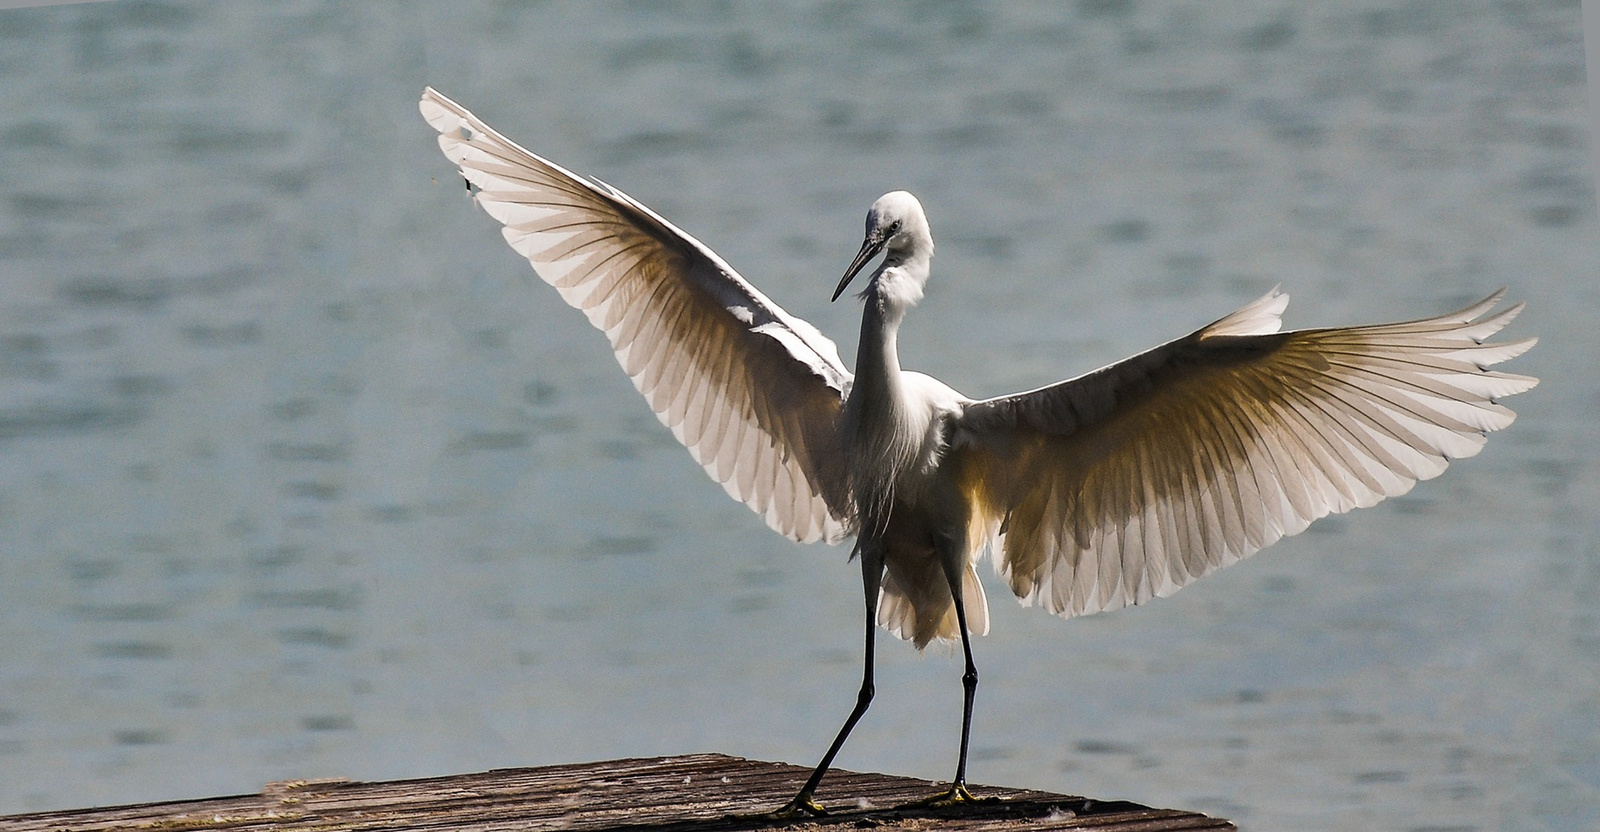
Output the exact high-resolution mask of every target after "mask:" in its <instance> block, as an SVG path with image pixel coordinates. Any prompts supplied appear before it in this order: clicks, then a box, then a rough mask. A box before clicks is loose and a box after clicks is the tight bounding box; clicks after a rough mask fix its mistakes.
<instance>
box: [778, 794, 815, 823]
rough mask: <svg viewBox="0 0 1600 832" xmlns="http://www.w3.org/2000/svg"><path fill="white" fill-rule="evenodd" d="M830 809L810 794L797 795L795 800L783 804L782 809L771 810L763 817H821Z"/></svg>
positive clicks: (787, 818)
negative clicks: (825, 807)
mask: <svg viewBox="0 0 1600 832" xmlns="http://www.w3.org/2000/svg"><path fill="white" fill-rule="evenodd" d="M827 814H828V810H827V809H824V808H822V804H821V803H818V802H816V801H815V800H812V799H811V796H810V795H796V796H795V799H794V800H791V801H789V802H788V803H785V804H784V805H783V808H782V809H779V810H777V811H775V812H770V813H768V814H766V815H763V816H762V817H764V818H767V819H770V820H794V819H795V818H820V817H826V816H827Z"/></svg>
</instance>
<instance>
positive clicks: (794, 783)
mask: <svg viewBox="0 0 1600 832" xmlns="http://www.w3.org/2000/svg"><path fill="white" fill-rule="evenodd" d="M809 773H810V770H809V769H806V768H801V767H799V766H791V765H785V764H782V763H766V762H759V761H753V760H745V759H740V758H738V757H728V756H724V755H721V754H691V755H686V756H681V757H660V758H654V759H635V760H611V761H606V762H598V763H582V764H578V765H562V766H548V767H542V768H519V769H502V770H497V771H489V772H484V773H481V774H462V775H455V776H451V777H436V778H428V779H423V780H397V781H392V782H386V783H359V782H351V781H346V780H313V781H286V782H281V783H271V784H268V785H267V786H266V788H264V789H262V791H261V793H260V794H254V795H240V796H236V797H220V798H212V799H207V800H189V801H180V802H173V803H147V804H141V805H137V806H117V807H110V808H99V809H77V810H71V811H62V812H45V813H38V814H28V815H12V816H9V817H0V832H24V830H26V832H66V831H67V830H73V831H74V832H78V831H80V830H81V832H90V830H96V831H97V832H98V831H104V830H150V832H158V831H160V832H176V831H178V830H208V829H227V830H261V831H262V832H265V831H266V830H271V831H272V832H289V830H378V829H384V830H411V829H428V830H435V832H489V830H495V831H496V832H510V830H542V829H562V830H631V832H656V831H657V830H659V832H669V831H670V830H716V831H718V832H721V831H722V830H728V831H730V832H731V831H732V830H754V829H776V828H797V827H803V828H808V829H819V828H838V829H857V828H878V829H929V828H940V829H959V830H974V831H975V832H976V831H978V830H983V831H985V832H992V831H996V830H1013V829H1029V830H1059V829H1094V830H1101V832H1158V830H1201V829H1204V830H1224V829H1233V828H1234V826H1233V825H1232V824H1231V823H1229V822H1227V821H1225V820H1220V819H1217V818H1211V817H1207V816H1205V815H1202V814H1198V813H1195V812H1184V811H1178V810H1174V809H1152V808H1149V807H1146V806H1140V805H1138V804H1134V803H1128V802H1123V801H1096V800H1089V799H1086V798H1082V797H1070V796H1067V795H1059V794H1050V793H1048V792H1038V791H1025V790H1020V789H1001V788H990V787H986V786H980V787H975V788H974V789H973V792H974V793H975V794H977V795H978V796H979V797H980V798H984V799H983V800H981V801H980V802H978V803H976V804H968V805H965V806H959V807H940V808H895V807H898V806H902V804H905V803H908V802H910V801H914V800H919V799H922V798H925V797H927V796H929V795H931V794H933V793H934V792H935V791H936V784H934V783H931V782H928V781H925V780H916V779H913V778H908V777H890V776H887V775H883V774H857V773H854V772H848V771H840V770H835V771H833V772H831V773H830V774H829V775H828V778H827V780H825V781H823V784H822V787H821V788H820V789H818V790H817V797H818V799H819V800H821V802H822V803H823V804H824V805H826V806H828V807H829V808H830V810H831V811H832V812H833V814H831V815H830V816H828V817H824V818H806V819H800V820H793V821H775V820H770V819H766V818H762V817H761V816H760V814H761V813H763V812H769V811H771V810H773V809H775V808H777V807H778V806H780V805H782V804H783V803H784V801H786V800H787V799H788V798H789V797H790V796H791V795H793V794H794V791H795V790H796V789H798V788H799V787H800V784H801V783H802V782H803V781H804V780H805V778H806V775H808V774H809Z"/></svg>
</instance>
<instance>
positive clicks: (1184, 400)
mask: <svg viewBox="0 0 1600 832" xmlns="http://www.w3.org/2000/svg"><path fill="white" fill-rule="evenodd" d="M1502 296H1503V290H1502V292H1497V293H1495V294H1493V295H1490V296H1489V297H1488V298H1486V299H1485V300H1483V301H1481V302H1479V303H1476V304H1473V305H1471V306H1469V307H1467V308H1466V309H1463V310H1460V311H1458V312H1453V313H1450V314H1448V315H1441V316H1438V317H1434V318H1427V319H1423V320H1418V321H1403V322H1399V323H1392V324H1379V325H1375V326H1361V327H1344V328H1338V329H1313V330H1298V331H1292V332H1279V331H1278V328H1279V317H1278V316H1279V315H1280V314H1281V313H1282V311H1283V309H1284V306H1285V304H1286V302H1287V296H1286V295H1283V294H1282V293H1280V292H1278V291H1277V290H1273V291H1272V292H1271V293H1268V294H1267V295H1266V296H1264V297H1263V298H1261V299H1259V300H1257V301H1255V302H1254V303H1251V304H1249V305H1248V306H1246V307H1244V308H1243V309H1240V310H1239V311H1238V312H1235V313H1233V314H1232V315H1229V316H1227V317H1225V318H1223V319H1221V320H1219V321H1217V322H1216V323H1214V324H1212V325H1210V326H1208V327H1206V328H1203V329H1201V330H1199V331H1198V332H1195V333H1193V334H1192V335H1189V336H1188V337H1186V338H1182V339H1179V340H1177V341H1173V342H1171V343H1169V344H1166V345H1164V346H1161V347H1158V348H1156V349H1154V350H1151V351H1149V352H1146V353H1143V354H1141V355H1137V356H1134V357H1133V358H1130V359H1128V360H1126V361H1123V362H1119V363H1117V364H1113V365H1110V366H1108V367H1105V368H1102V369H1100V370H1097V371H1095V372H1093V373H1089V374H1088V375H1085V376H1081V377H1079V378H1076V379H1071V380H1068V381H1064V382H1061V383H1059V384H1055V385H1051V386H1049V387H1043V388H1040V389H1037V390H1031V391H1028V392H1025V393H1018V394H1015V395H1012V396H1003V397H1000V398H996V399H988V400H985V401H979V402H972V403H969V404H967V405H966V406H965V408H964V409H963V411H962V413H961V414H960V415H959V416H958V417H957V418H956V419H955V420H954V434H953V440H952V442H951V452H950V460H949V464H951V465H952V466H954V470H955V471H956V476H957V479H958V481H959V483H960V484H961V487H962V488H964V489H965V490H966V493H967V494H968V495H969V497H970V498H971V500H972V503H973V506H974V509H973V511H974V518H973V520H972V521H971V524H970V525H971V527H972V528H974V529H990V530H993V531H992V533H991V538H992V543H991V551H993V552H994V553H995V557H996V561H997V562H996V566H997V568H998V569H999V570H1000V572H1001V574H1002V575H1004V576H1005V578H1006V580H1007V582H1008V583H1009V584H1010V586H1011V588H1012V590H1013V591H1014V592H1015V593H1016V594H1017V596H1018V597H1019V598H1022V599H1023V600H1024V602H1027V603H1038V604H1042V605H1044V606H1046V607H1047V608H1049V609H1050V610H1051V611H1052V612H1055V613H1059V614H1062V615H1079V614H1084V613H1091V612H1096V611H1100V610H1107V609H1115V608H1117V607H1121V606H1124V605H1127V604H1136V603H1141V602H1143V601H1145V600H1148V599H1149V598H1151V597H1159V596H1165V595H1170V594H1172V593H1173V592H1176V591H1177V590H1178V589H1180V588H1181V587H1183V586H1185V585H1187V584H1189V583H1190V582H1192V581H1194V580H1195V579H1196V578H1199V577H1201V576H1202V575H1205V574H1207V573H1209V572H1211V571H1213V570H1215V569H1217V568H1219V567H1222V566H1226V565H1228V564H1230V563H1233V562H1235V561H1237V560H1239V559H1241V558H1245V557H1248V556H1250V555H1251V554H1253V553H1254V552H1256V551H1258V550H1259V549H1261V548H1262V547H1264V546H1267V545H1269V544H1271V543H1272V542H1274V541H1276V540H1278V539H1279V538H1281V537H1284V536H1287V535H1292V534H1297V533H1299V532H1300V531H1303V530H1304V529H1305V528H1306V527H1307V526H1308V525H1310V523H1311V522H1312V521H1314V520H1316V519H1317V518H1320V517H1324V516H1326V515H1328V514H1331V513H1338V512H1344V511H1348V510H1350V509H1352V508H1356V507H1358V506H1369V505H1372V504H1374V503H1376V502H1378V501H1379V500H1382V499H1383V498H1385V497H1391V496H1395V495H1397V494H1403V493H1405V492H1406V491H1408V490H1410V488H1411V487H1412V486H1413V485H1415V484H1416V482H1417V481H1419V480H1424V479H1429V478H1431V477H1435V476H1438V475H1439V474H1440V473H1442V472H1443V471H1444V469H1445V467H1446V466H1447V465H1448V464H1449V461H1450V460H1452V459H1459V458H1462V457H1467V456H1472V455H1473V454H1476V453H1477V452H1478V451H1479V450H1480V449H1481V448H1482V447H1483V444H1484V442H1485V441H1486V437H1485V434H1487V433H1488V432H1489V431H1494V430H1499V429H1501V428H1504V427H1506V426H1507V425H1509V424H1511V421H1512V420H1513V419H1514V418H1515V414H1513V413H1512V412H1511V411H1510V410H1509V409H1507V408H1506V407H1505V406H1503V405H1501V404H1500V403H1499V401H1498V400H1499V399H1500V398H1501V397H1503V396H1508V395H1512V394H1515V393H1520V392H1523V391H1525V390H1528V389H1530V388H1532V387H1533V386H1534V385H1535V384H1537V383H1538V382H1537V380H1536V379H1533V378H1531V377H1528V376H1521V375H1514V374H1511V373H1503V372H1498V371H1493V370H1489V369H1487V368H1488V367H1490V366H1492V365H1494V364H1497V363H1499V362H1501V361H1505V360H1508V359H1511V358H1514V357H1516V356H1518V355H1520V354H1522V353H1523V352H1525V351H1527V350H1528V349H1529V348H1530V347H1532V346H1533V344H1534V342H1535V339H1532V338H1525V339H1522V340H1519V341H1509V342H1503V343H1486V342H1485V341H1484V339H1485V338H1488V337H1489V336H1492V335H1493V334H1495V333H1496V332H1499V331H1500V330H1501V329H1502V328H1504V327H1505V325H1506V324H1508V323H1510V321H1511V319H1512V318H1514V317H1515V316H1516V314H1517V312H1518V311H1520V310H1521V308H1522V306H1521V305H1520V304H1518V305H1515V306H1512V307H1510V308H1507V309H1504V310H1501V311H1499V312H1494V313H1492V314H1490V312H1491V310H1492V309H1494V307H1495V306H1496V305H1497V304H1498V303H1499V301H1500V299H1501V297H1502Z"/></svg>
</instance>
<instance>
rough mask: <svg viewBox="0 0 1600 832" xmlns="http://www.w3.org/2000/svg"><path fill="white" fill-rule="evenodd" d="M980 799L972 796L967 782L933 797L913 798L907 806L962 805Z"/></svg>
mask: <svg viewBox="0 0 1600 832" xmlns="http://www.w3.org/2000/svg"><path fill="white" fill-rule="evenodd" d="M978 800H979V798H976V797H973V796H972V792H969V791H967V784H965V783H957V784H955V785H953V786H951V787H950V788H948V789H946V790H945V791H942V792H939V793H938V794H936V795H934V796H932V797H925V798H923V799H921V800H913V801H911V802H910V803H907V804H906V805H905V808H919V809H926V808H930V807H937V806H960V805H962V804H964V803H977V802H978Z"/></svg>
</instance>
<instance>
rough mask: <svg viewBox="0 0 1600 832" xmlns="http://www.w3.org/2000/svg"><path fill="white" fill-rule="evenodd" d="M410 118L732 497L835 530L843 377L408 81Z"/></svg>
mask: <svg viewBox="0 0 1600 832" xmlns="http://www.w3.org/2000/svg"><path fill="white" fill-rule="evenodd" d="M419 108H420V110H421V111H422V115H423V117H424V118H425V119H427V121H428V123H429V124H430V125H432V126H433V127H434V129H436V130H438V131H439V134H440V135H439V147H440V148H441V149H442V150H443V151H444V154H445V156H447V157H448V158H449V159H450V160H451V161H452V162H454V163H455V164H456V165H457V166H458V167H459V168H460V171H461V175H462V176H463V177H464V178H465V179H466V180H467V182H468V183H469V185H470V186H471V188H472V189H473V191H474V198H475V199H476V200H477V202H478V204H479V205H481V206H483V208H484V210H485V211H486V212H487V213H488V214H489V216H491V217H493V218H494V219H496V220H498V221H499V222H500V223H502V224H503V225H504V228H503V229H502V233H503V234H504V236H505V239H506V242H507V243H509V244H510V245H511V247H512V249H514V250H515V251H516V252H517V253H519V254H521V255H523V256H524V257H526V258H527V259H528V260H529V262H530V263H531V264H532V265H533V268H534V271H535V272H537V273H538V275H539V277H540V278H541V279H543V280H544V281H545V282H547V283H549V284H551V285H552V286H554V287H555V288H556V290H557V291H558V292H559V293H560V295H561V297H562V299H563V300H565V301H566V302H567V303H568V304H570V305H572V306H574V307H576V308H577V309H579V310H581V311H582V312H583V313H584V315H585V316H586V317H587V318H588V319H589V322H590V323H591V324H593V325H594V326H595V327H596V328H597V329H600V330H601V331H603V332H604V333H605V334H606V337H607V338H608V339H609V340H610V342H611V346H612V349H613V350H614V351H615V352H616V357H617V362H618V364H620V365H621V366H622V368H623V370H624V371H626V372H627V374H628V377H629V378H630V379H632V380H633V383H634V386H635V387H636V388H637V389H638V390H639V392H640V393H641V394H643V395H644V397H645V400H646V401H647V402H648V403H649V405H650V408H651V410H653V411H654V412H655V414H656V416H657V417H658V418H659V419H660V420H661V422H662V423H663V424H665V425H666V426H667V427H668V428H670V429H671V430H672V432H673V436H675V437H677V438H678V440H679V441H681V442H683V444H684V445H685V447H687V448H688V449H689V452H690V454H692V455H693V456H694V459H695V461H696V462H698V463H700V465H701V466H702V467H703V468H705V470H706V473H708V474H710V475H711V477H712V479H714V480H716V481H717V482H718V483H721V484H722V486H723V488H724V489H726V490H727V491H728V493H729V494H730V495H731V496H733V497H734V499H737V500H739V501H740V502H743V503H745V504H746V505H748V506H749V507H750V508H751V509H752V510H754V511H755V512H756V513H757V514H759V515H761V516H762V518H763V519H764V520H765V521H766V522H767V524H768V525H770V526H771V527H772V528H773V529H775V530H777V531H779V532H781V533H783V534H785V535H788V536H789V537H791V538H794V539H796V540H803V541H813V540H828V541H830V542H833V541H837V540H839V539H840V538H842V537H843V536H844V534H845V532H846V528H845V526H846V524H845V522H844V521H843V520H841V518H844V517H847V516H848V515H849V512H848V507H847V506H845V505H844V504H843V500H844V499H845V497H844V495H845V494H846V487H845V486H844V484H843V478H842V471H840V470H839V464H838V462H837V461H836V460H832V459H829V458H828V457H827V454H828V453H829V452H830V450H831V447H832V443H833V441H834V440H833V431H834V430H835V425H836V422H837V418H838V414H839V410H840V406H841V403H842V401H843V395H844V391H845V389H846V387H847V386H848V384H849V382H850V373H849V371H848V370H846V369H845V368H844V366H843V364H842V363H841V362H840V360H839V354H838V349H837V348H836V347H835V346H834V344H833V342H832V341H829V340H828V339H827V338H825V337H823V336H822V335H821V333H819V332H817V330H816V328H815V327H812V326H811V325H810V324H807V323H806V322H804V321H801V320H800V319H798V318H794V317H792V316H790V315H789V314H788V313H786V312H784V310H783V309H782V308H780V307H779V306H778V305H777V304H775V303H773V302H772V301H771V300H769V299H767V298H766V297H765V296H764V295H762V294H761V293H760V292H759V291H757V290H756V289H755V288H754V287H753V286H751V285H750V284H749V283H747V282H746V281H745V280H744V278H742V277H740V276H739V275H738V274H737V273H736V272H734V270H733V269H732V268H731V267H729V266H728V264H727V263H725V262H723V260H722V259H721V258H720V257H718V256H717V255H716V254H715V253H714V252H712V251H711V250H710V249H708V248H706V247H705V245H703V244H701V243H700V242H699V241H698V240H695V239H694V238H693V237H690V236H689V235H688V234H685V233H684V232H682V231H681V230H679V229H678V228H677V227H675V226H673V225H672V224H671V223H669V222H667V221H666V220H665V219H662V218H661V217H660V216H659V215H657V214H656V213H655V212H653V211H651V210H650V209H649V208H646V207H645V206H643V205H641V204H640V203H638V202H636V201H635V200H634V199H633V198H631V197H629V196H628V195H627V194H624V193H622V192H621V191H619V190H617V189H615V188H612V187H611V186H609V185H606V184H605V183H603V182H599V181H598V180H585V179H583V178H581V177H578V176H576V175H574V174H572V173H571V172H569V171H567V170H565V169H563V168H561V167H560V166H558V165H555V164H553V163H551V162H549V161H547V160H545V159H542V158H540V157H538V156H536V155H534V154H532V153H529V152H528V151H526V150H524V149H523V148H521V147H519V146H517V145H516V144H515V143H514V142H512V141H510V140H509V139H507V138H505V137H504V136H502V135H500V134H499V133H497V132H495V131H494V130H493V129H492V128H490V127H489V126H488V125H486V124H484V123H483V122H482V121H480V120H479V119H478V118H477V117H475V116H473V115H472V114H471V113H470V112H468V111H467V110H465V109H464V108H462V107H461V106H460V105H458V104H456V103H455V102H453V101H451V100H450V99H448V98H445V97H444V96H443V95H440V94H439V93H437V92H435V91H434V90H433V89H432V88H429V89H427V90H424V92H423V95H422V101H421V103H420V104H419Z"/></svg>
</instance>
